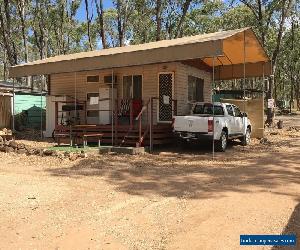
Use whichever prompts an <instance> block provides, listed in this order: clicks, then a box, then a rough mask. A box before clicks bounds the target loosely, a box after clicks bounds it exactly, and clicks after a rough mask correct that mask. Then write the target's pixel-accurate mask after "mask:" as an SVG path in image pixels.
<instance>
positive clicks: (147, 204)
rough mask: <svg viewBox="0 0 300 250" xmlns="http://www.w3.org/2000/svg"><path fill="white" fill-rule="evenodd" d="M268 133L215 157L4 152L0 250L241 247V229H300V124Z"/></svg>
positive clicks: (201, 153)
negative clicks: (74, 157)
mask: <svg viewBox="0 0 300 250" xmlns="http://www.w3.org/2000/svg"><path fill="white" fill-rule="evenodd" d="M299 125H300V124H299ZM272 133H273V135H269V136H268V139H269V140H268V141H267V142H266V143H265V144H261V143H259V142H258V141H254V142H253V143H252V145H251V146H248V147H246V148H243V147H241V146H238V145H235V146H234V147H232V148H230V149H229V150H228V151H227V152H226V153H225V154H222V153H218V154H217V155H216V160H215V161H211V160H210V153H209V152H208V151H205V150H203V149H201V150H200V149H197V148H194V149H188V150H186V151H184V152H181V153H176V152H164V153H160V154H157V155H145V156H120V155H102V156H97V157H89V158H86V159H81V160H78V161H75V162H70V161H68V160H60V159H55V158H51V161H49V158H46V157H45V158H42V157H37V156H30V157H26V156H24V155H15V154H5V153H0V190H1V193H0V201H1V203H0V213H1V216H0V235H1V236H0V237H1V241H0V249H241V247H240V246H239V236H240V234H280V233H282V232H284V233H290V232H297V233H298V237H300V234H299V229H300V205H299V204H300V132H297V131H295V130H292V131H279V132H278V131H275V132H274V131H273V132H272ZM298 240H299V241H300V238H298ZM242 249H248V248H247V247H243V248H242ZM249 249H256V248H254V247H251V248H249ZM259 249H270V248H268V247H265V248H261V247H260V248H259ZM298 249H300V245H299V246H298Z"/></svg>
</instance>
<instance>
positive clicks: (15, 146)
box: [8, 141, 18, 149]
mask: <svg viewBox="0 0 300 250" xmlns="http://www.w3.org/2000/svg"><path fill="white" fill-rule="evenodd" d="M8 146H9V147H11V148H13V149H15V148H17V147H18V143H16V142H15V141H9V142H8Z"/></svg>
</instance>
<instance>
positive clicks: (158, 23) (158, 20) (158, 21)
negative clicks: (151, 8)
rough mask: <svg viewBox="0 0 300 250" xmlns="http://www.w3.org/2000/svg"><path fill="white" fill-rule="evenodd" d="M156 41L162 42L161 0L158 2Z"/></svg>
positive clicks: (157, 0)
mask: <svg viewBox="0 0 300 250" xmlns="http://www.w3.org/2000/svg"><path fill="white" fill-rule="evenodd" d="M155 11H156V41H160V40H161V21H162V19H161V12H162V4H161V0H156V8H155Z"/></svg>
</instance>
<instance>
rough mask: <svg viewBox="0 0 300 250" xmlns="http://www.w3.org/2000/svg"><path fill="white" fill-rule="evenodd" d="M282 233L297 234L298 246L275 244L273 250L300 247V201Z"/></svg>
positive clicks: (287, 249)
mask: <svg viewBox="0 0 300 250" xmlns="http://www.w3.org/2000/svg"><path fill="white" fill-rule="evenodd" d="M282 234H295V235H296V238H297V245H296V246H293V247H291V246H280V247H279V246H275V247H273V248H272V249H273V250H289V249H300V203H298V205H297V206H296V207H295V209H294V212H293V213H292V215H291V217H290V219H289V221H288V224H287V225H286V227H285V229H284V230H283V232H282Z"/></svg>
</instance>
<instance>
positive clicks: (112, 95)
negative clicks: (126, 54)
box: [111, 69, 115, 146]
mask: <svg viewBox="0 0 300 250" xmlns="http://www.w3.org/2000/svg"><path fill="white" fill-rule="evenodd" d="M114 82H115V78H114V69H111V145H112V146H114V111H115V108H114V107H115V105H114Z"/></svg>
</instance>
